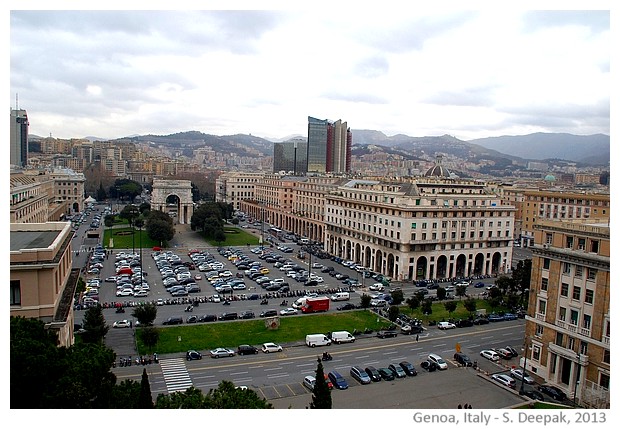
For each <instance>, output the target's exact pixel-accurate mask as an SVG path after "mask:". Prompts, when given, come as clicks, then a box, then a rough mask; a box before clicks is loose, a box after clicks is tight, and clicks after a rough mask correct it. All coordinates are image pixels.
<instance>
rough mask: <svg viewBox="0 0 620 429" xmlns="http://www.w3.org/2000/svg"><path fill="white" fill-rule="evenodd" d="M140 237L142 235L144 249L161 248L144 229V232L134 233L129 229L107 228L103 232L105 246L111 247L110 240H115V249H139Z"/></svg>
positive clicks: (137, 231) (136, 231)
mask: <svg viewBox="0 0 620 429" xmlns="http://www.w3.org/2000/svg"><path fill="white" fill-rule="evenodd" d="M140 235H142V248H144V249H150V248H152V247H154V246H159V241H155V240H151V239H150V238H149V236H148V235H147V234H146V231H145V230H144V229H142V231H140V230H137V229H136V230H135V231H133V233H132V230H131V228H129V227H128V228H106V229H105V230H104V232H103V245H104V246H105V247H110V238H113V239H114V249H132V248H133V247H134V246H135V248H136V249H139V248H140ZM132 237H135V238H132ZM134 240H135V241H134ZM165 244H166V243H164V245H165Z"/></svg>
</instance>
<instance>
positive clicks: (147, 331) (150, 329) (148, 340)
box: [138, 326, 159, 351]
mask: <svg viewBox="0 0 620 429" xmlns="http://www.w3.org/2000/svg"><path fill="white" fill-rule="evenodd" d="M138 332H139V335H140V339H141V340H142V342H143V343H144V345H145V347H146V348H148V349H149V351H152V350H153V349H154V348H155V346H156V345H157V342H158V341H159V329H157V328H156V327H155V326H147V327H145V328H142V329H140V330H139V331H138Z"/></svg>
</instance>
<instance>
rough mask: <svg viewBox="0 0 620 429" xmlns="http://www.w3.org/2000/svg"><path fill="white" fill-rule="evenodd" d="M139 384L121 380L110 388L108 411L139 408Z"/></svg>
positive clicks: (134, 381) (133, 381)
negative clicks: (110, 395) (110, 396)
mask: <svg viewBox="0 0 620 429" xmlns="http://www.w3.org/2000/svg"><path fill="white" fill-rule="evenodd" d="M139 399H140V383H138V382H137V381H136V380H123V381H121V382H120V383H118V384H115V385H114V386H113V388H112V398H111V401H110V409H113V410H122V409H136V408H139V406H138V401H139Z"/></svg>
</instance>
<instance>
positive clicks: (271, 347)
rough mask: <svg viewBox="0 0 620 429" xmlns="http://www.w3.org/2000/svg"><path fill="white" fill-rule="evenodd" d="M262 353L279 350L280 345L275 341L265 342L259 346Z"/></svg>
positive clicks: (280, 349) (280, 348)
mask: <svg viewBox="0 0 620 429" xmlns="http://www.w3.org/2000/svg"><path fill="white" fill-rule="evenodd" d="M261 350H262V351H263V353H271V352H281V351H282V346H279V345H277V344H276V343H265V344H263V346H262V347H261Z"/></svg>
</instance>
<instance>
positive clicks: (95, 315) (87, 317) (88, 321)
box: [82, 305, 110, 344]
mask: <svg viewBox="0 0 620 429" xmlns="http://www.w3.org/2000/svg"><path fill="white" fill-rule="evenodd" d="M82 328H84V330H86V332H84V333H83V334H82V340H83V341H84V342H87V343H94V344H103V339H104V338H105V336H106V334H107V333H108V330H109V329H110V327H109V326H108V325H107V323H106V321H105V317H104V316H103V309H102V307H101V306H100V305H95V306H94V307H90V308H89V309H88V310H86V312H85V313H84V323H83V325H82Z"/></svg>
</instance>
